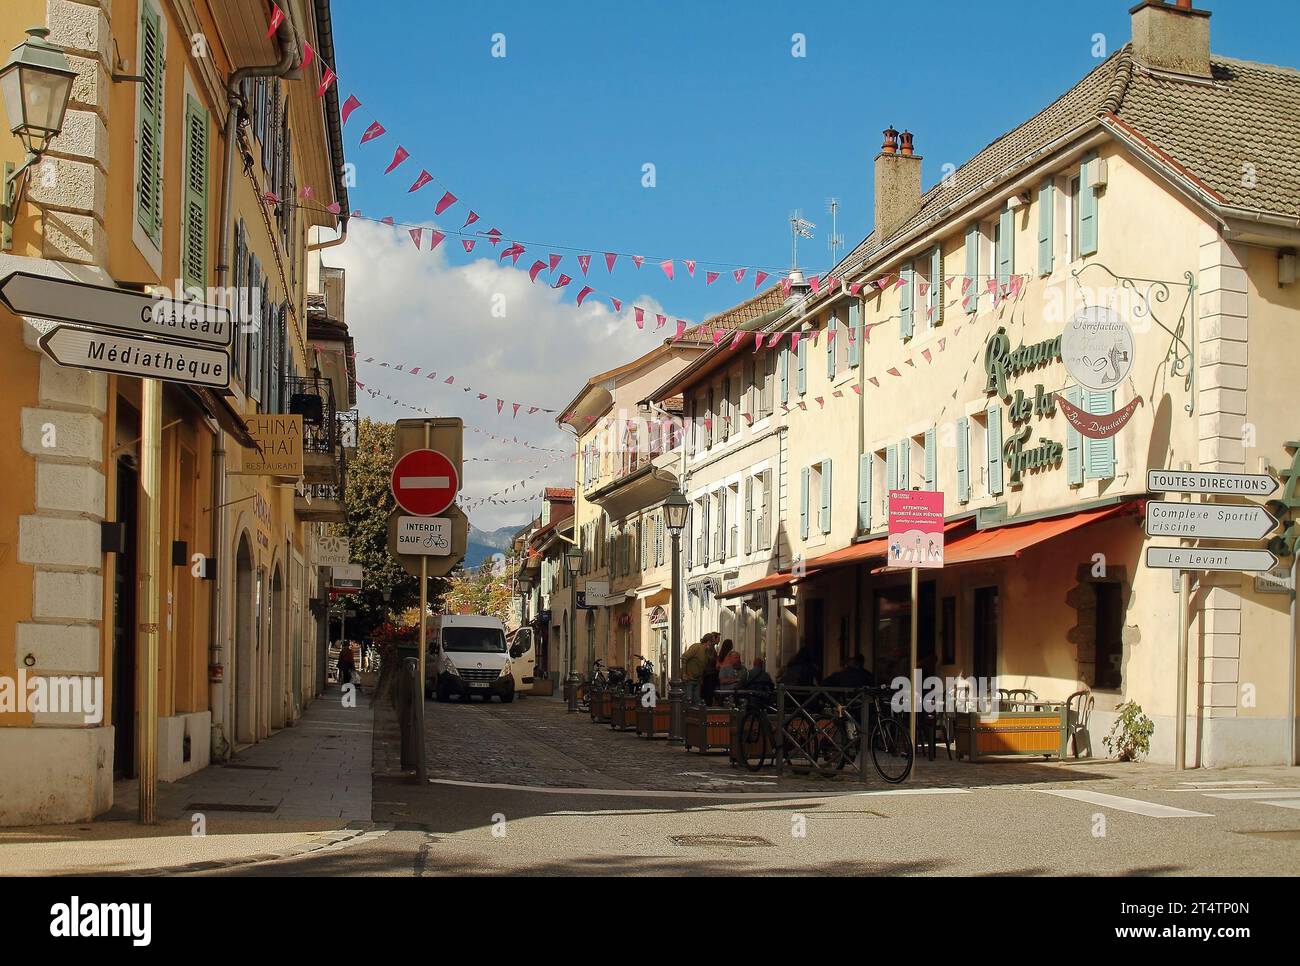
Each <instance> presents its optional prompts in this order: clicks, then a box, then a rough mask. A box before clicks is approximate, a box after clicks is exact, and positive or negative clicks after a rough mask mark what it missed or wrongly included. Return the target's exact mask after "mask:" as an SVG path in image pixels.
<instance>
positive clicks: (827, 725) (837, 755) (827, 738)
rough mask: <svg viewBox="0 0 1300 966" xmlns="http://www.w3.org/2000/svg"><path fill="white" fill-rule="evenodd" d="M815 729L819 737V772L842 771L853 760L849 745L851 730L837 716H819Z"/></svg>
mask: <svg viewBox="0 0 1300 966" xmlns="http://www.w3.org/2000/svg"><path fill="white" fill-rule="evenodd" d="M813 728H814V730H815V732H816V735H817V766H818V770H819V771H824V770H834V771H842V770H843V769H844V766H845V765H847V764H848V763H849V762H850V761H852V760H853V749H852V748H851V747H850V745H849V729H848V726H847V725H845V723H844V719H843V718H841V717H838V716H835V715H829V714H819V715H818V716H817V721H816V722H815V723H814V725H813Z"/></svg>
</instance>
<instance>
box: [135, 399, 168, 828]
mask: <svg viewBox="0 0 1300 966" xmlns="http://www.w3.org/2000/svg"><path fill="white" fill-rule="evenodd" d="M162 392H163V387H162V383H161V382H159V381H158V380H157V379H145V380H143V381H142V385H141V395H140V401H141V413H140V420H141V427H140V429H141V440H140V485H141V489H143V490H144V499H145V549H144V561H143V562H144V567H143V569H142V572H141V574H140V580H139V582H140V584H141V585H142V586H141V587H140V590H141V592H142V598H143V601H144V615H143V616H144V620H142V621H141V622H140V626H139V631H140V642H141V644H142V645H143V646H142V650H143V652H144V653H143V654H142V655H141V658H142V659H141V661H140V670H139V672H138V673H139V674H142V675H143V676H144V681H143V682H142V683H143V684H144V687H143V688H142V689H141V694H142V696H143V700H142V701H141V703H140V738H139V750H140V765H139V777H140V813H139V822H140V824H141V825H154V824H156V823H157V821H158V814H157V803H158V618H159V610H160V606H159V603H160V602H159V599H158V598H159V595H160V594H161V592H162V582H161V581H160V580H159V569H158V568H159V564H160V563H161V561H160V560H159V556H160V554H159V552H158V543H159V541H160V540H161V539H162Z"/></svg>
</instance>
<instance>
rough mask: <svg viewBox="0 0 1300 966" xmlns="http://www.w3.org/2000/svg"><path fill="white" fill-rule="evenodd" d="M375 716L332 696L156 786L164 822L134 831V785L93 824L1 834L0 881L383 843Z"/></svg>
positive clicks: (229, 862)
mask: <svg viewBox="0 0 1300 966" xmlns="http://www.w3.org/2000/svg"><path fill="white" fill-rule="evenodd" d="M373 719H374V715H373V710H372V708H371V706H370V695H369V693H367V694H365V695H363V696H362V697H361V698H360V699H359V700H358V706H357V707H356V708H344V707H343V706H342V702H341V700H340V694H339V691H338V688H337V687H331V688H330V689H329V690H328V691H327V692H326V693H325V695H323V696H322V697H320V698H317V699H316V701H314V702H313V703H312V704H311V706H310V707H308V709H307V711H306V713H305V714H304V715H303V716H302V717H301V718H300V719H299V720H298V721H297V722H295V723H294V724H293V726H291V727H287V728H284V729H283V730H281V731H279V732H277V733H276V734H274V735H272V736H271V737H270V738H268V739H265V740H263V741H261V742H259V743H258V744H255V745H250V746H248V747H247V748H244V749H242V750H241V751H239V752H237V753H236V754H235V755H234V756H233V757H232V758H231V760H230V761H229V762H228V763H226V764H216V765H211V766H209V767H208V768H205V769H203V770H202V771H200V772H196V773H195V774H193V775H190V776H188V777H186V778H183V779H181V780H180V781H178V782H162V783H159V786H158V818H159V822H158V824H157V825H154V826H141V825H139V824H137V823H136V814H137V802H138V799H137V795H138V791H137V787H138V786H137V785H136V783H135V782H133V781H132V782H119V783H117V785H115V786H114V789H113V793H114V800H115V802H116V804H115V805H114V807H113V808H112V809H111V810H110V811H109V812H107V813H105V814H104V815H102V816H100V817H99V818H97V819H96V820H95V821H93V822H83V823H79V824H76V825H55V826H42V827H28V828H13V829H0V875H148V874H162V873H171V874H174V873H180V872H197V871H208V870H212V869H220V868H226V867H230V866H237V865H243V864H247V863H250V862H262V861H268V860H273V859H278V858H286V857H289V856H297V855H304V854H308V853H312V852H318V851H330V850H335V849H339V848H344V847H347V846H350V845H352V844H356V843H357V842H359V841H362V840H366V839H369V838H372V837H375V836H377V835H382V834H383V831H384V830H383V829H378V828H376V827H375V826H374V825H373V824H372V823H371V794H370V789H371V779H370V772H371V761H372V757H371V743H372V728H373ZM200 829H201V831H202V834H198V832H199V830H200Z"/></svg>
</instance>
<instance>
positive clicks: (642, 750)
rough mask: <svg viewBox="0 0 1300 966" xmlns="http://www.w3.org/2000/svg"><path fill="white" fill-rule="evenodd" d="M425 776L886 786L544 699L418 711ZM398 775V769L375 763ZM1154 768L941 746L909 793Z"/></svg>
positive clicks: (676, 785)
mask: <svg viewBox="0 0 1300 966" xmlns="http://www.w3.org/2000/svg"><path fill="white" fill-rule="evenodd" d="M425 724H426V728H427V731H428V740H429V752H428V753H429V763H430V769H429V777H430V778H433V779H443V780H450V781H467V782H480V783H501V784H511V785H535V786H542V787H553V788H602V789H640V790H659V791H691V792H734V793H747V792H771V793H776V792H811V793H816V794H819V795H825V794H827V793H833V792H840V791H843V792H855V791H862V790H863V789H864V787H865V788H867V789H870V790H880V789H886V788H889V787H891V786H889V785H887V784H886V783H885V782H884V781H882V780H881V778H880V777H879V776H878V775H877V774H876V773H875V772H874V770H872V769H871V768H870V766H868V778H867V783H866V785H865V786H864V785H863V783H862V782H861V781H860V780H859V779H858V778H857V777H856V776H855V775H852V774H849V773H843V774H840V775H838V776H836V777H831V778H825V777H821V776H818V775H816V774H812V775H806V776H798V775H790V774H788V773H787V774H786V775H785V776H783V777H782V778H781V779H780V780H778V779H777V777H776V774H775V771H774V769H772V768H766V769H764V770H763V771H761V772H758V773H751V772H749V771H746V770H744V769H742V768H735V767H732V766H731V764H730V761H729V757H728V755H727V754H726V753H714V754H699V753H696V752H686V751H684V750H683V749H682V747H681V746H680V745H672V744H670V743H669V742H668V741H667V740H663V739H657V740H648V739H645V738H641V737H639V736H638V735H637V734H636V733H635V732H621V731H614V730H612V729H611V728H610V727H609V726H608V725H597V724H594V723H593V722H592V721H591V718H590V717H589V716H588V715H586V714H582V713H579V714H574V715H570V714H568V713H567V712H566V709H565V706H564V704H563V703H562V702H559V701H555V700H552V699H548V698H532V699H523V700H517V701H515V702H514V703H513V704H509V705H503V704H500V703H498V702H492V703H490V704H483V703H481V702H480V701H470V702H461V701H455V700H453V701H451V702H448V703H440V702H429V703H427V704H426V705H425ZM376 765H377V768H379V769H388V770H390V771H391V772H396V771H397V770H398V768H397V763H396V762H395V761H394V762H388V763H381V762H378V761H377V762H376ZM1169 771H1170V769H1166V768H1163V767H1162V766H1156V765H1145V764H1141V765H1133V764H1125V765H1120V764H1119V763H1116V762H1106V761H1084V762H1064V763H1062V762H1056V761H1050V762H1048V761H1042V760H1029V759H1021V760H1015V761H1005V762H990V763H979V764H971V763H970V762H965V761H948V760H947V758H946V755H945V753H944V751H943V749H942V748H940V749H939V751H938V755H937V757H936V760H935V761H929V760H928V759H926V758H922V759H921V760H919V761H918V762H917V763H916V772H915V776H914V778H913V779H912V782H911V784H912V785H913V786H923V787H927V788H933V787H941V788H943V787H951V788H971V787H981V786H989V785H1022V784H1034V783H1042V782H1071V781H1096V780H1099V779H1100V780H1106V779H1110V778H1118V777H1120V776H1121V775H1122V776H1123V778H1125V779H1127V780H1130V781H1131V780H1133V779H1134V778H1135V777H1138V776H1140V775H1145V774H1150V775H1151V776H1152V777H1153V778H1154V776H1155V775H1157V774H1162V773H1168V772H1169Z"/></svg>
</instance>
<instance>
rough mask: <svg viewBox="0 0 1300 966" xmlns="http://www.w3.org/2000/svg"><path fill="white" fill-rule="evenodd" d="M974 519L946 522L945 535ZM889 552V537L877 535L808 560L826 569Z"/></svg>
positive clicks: (812, 565) (811, 566)
mask: <svg viewBox="0 0 1300 966" xmlns="http://www.w3.org/2000/svg"><path fill="white" fill-rule="evenodd" d="M973 519H974V518H973V517H963V518H962V519H960V520H951V521H949V522H948V523H946V524H944V528H943V532H944V534H945V536H947V535H950V534H951V533H952V532H953V531H954V530H957V529H960V528H961V527H964V526H967V525H969V524H970V523H971V522H972V520H973ZM888 554H889V538H888V537H877V538H876V539H875V540H865V541H863V542H862V543H855V544H852V545H851V546H848V547H842V548H841V549H839V550H834V551H832V552H831V553H825V554H822V555H821V556H820V557H813V558H812V559H811V560H809V561H808V566H809V568H813V567H816V568H817V569H819V570H826V569H827V568H829V567H847V566H850V565H852V564H857V563H862V562H863V561H866V560H871V559H872V558H874V557H881V558H884V557H886V556H887V555H888Z"/></svg>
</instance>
